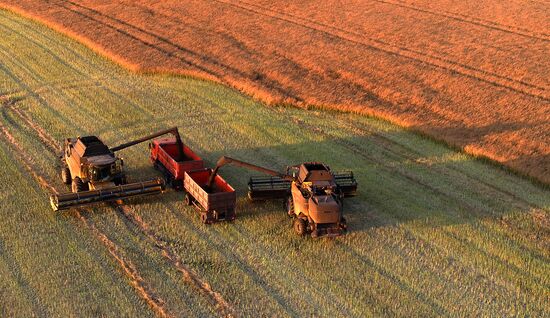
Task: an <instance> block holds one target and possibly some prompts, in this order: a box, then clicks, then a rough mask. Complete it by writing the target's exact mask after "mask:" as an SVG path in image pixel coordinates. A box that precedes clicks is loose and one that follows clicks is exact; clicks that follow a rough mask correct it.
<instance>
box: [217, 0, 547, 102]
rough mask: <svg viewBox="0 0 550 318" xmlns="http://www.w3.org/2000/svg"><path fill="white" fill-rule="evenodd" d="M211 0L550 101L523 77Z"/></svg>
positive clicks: (252, 7) (243, 4) (249, 6)
mask: <svg viewBox="0 0 550 318" xmlns="http://www.w3.org/2000/svg"><path fill="white" fill-rule="evenodd" d="M212 1H216V2H219V3H224V4H226V5H230V6H233V7H237V8H240V9H242V10H247V11H250V12H253V13H255V14H259V15H263V16H266V17H269V18H273V19H278V20H282V21H285V22H288V23H292V24H295V25H298V26H300V27H303V28H307V29H310V30H313V31H317V32H323V33H326V34H328V35H332V36H335V37H338V38H340V39H343V40H346V41H350V42H353V43H356V44H361V45H366V46H368V47H370V48H374V49H378V50H381V51H383V52H386V53H389V54H394V55H397V56H400V57H404V58H407V59H411V60H414V61H416V62H420V63H425V64H428V65H431V66H436V67H439V68H442V69H444V70H446V71H449V72H456V73H459V74H462V75H465V76H468V77H471V78H474V79H476V80H480V81H484V82H486V83H489V84H492V85H495V86H499V87H504V88H507V89H510V90H514V91H517V92H519V93H523V94H527V95H530V96H533V97H537V98H541V99H542V100H544V101H550V97H549V95H547V92H546V88H545V87H540V86H537V85H535V84H531V83H527V82H524V81H521V80H516V79H513V78H508V77H505V76H502V75H499V74H495V73H491V72H488V71H484V70H480V69H476V68H474V67H471V66H468V65H465V64H461V63H460V62H456V61H452V60H449V59H446V58H445V57H440V56H436V55H433V54H432V53H428V52H420V51H415V50H412V49H408V48H405V47H399V46H395V45H393V44H391V43H387V42H384V41H382V40H378V39H372V38H368V37H364V35H363V34H358V33H355V32H351V31H347V30H345V29H342V28H338V27H334V26H329V25H325V24H322V23H319V22H316V21H313V20H309V19H306V18H303V17H299V16H294V15H290V14H288V13H282V12H279V11H274V10H271V9H268V8H265V7H262V6H259V5H256V4H252V3H248V2H244V1H238V4H236V3H233V2H230V1H224V0H212Z"/></svg>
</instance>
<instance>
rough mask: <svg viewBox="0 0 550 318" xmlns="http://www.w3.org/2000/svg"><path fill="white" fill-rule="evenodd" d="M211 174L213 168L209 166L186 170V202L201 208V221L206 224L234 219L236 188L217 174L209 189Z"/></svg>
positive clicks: (184, 183)
mask: <svg viewBox="0 0 550 318" xmlns="http://www.w3.org/2000/svg"><path fill="white" fill-rule="evenodd" d="M211 174H212V169H207V168H205V169H199V170H193V171H186V172H185V177H184V182H183V187H184V189H185V191H186V192H187V193H186V194H185V203H186V204H187V205H194V206H195V207H196V208H197V209H198V210H199V212H200V216H201V221H202V222H203V223H205V224H210V223H214V222H219V221H233V220H234V219H235V217H236V214H235V205H236V202H237V195H236V193H235V189H233V187H231V186H230V185H229V184H228V183H227V182H226V181H225V180H224V179H223V178H222V177H221V176H220V175H216V177H215V179H214V182H213V184H212V187H211V188H210V189H207V186H206V185H207V183H208V179H209V178H210V175H211Z"/></svg>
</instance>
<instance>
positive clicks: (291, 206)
mask: <svg viewBox="0 0 550 318" xmlns="http://www.w3.org/2000/svg"><path fill="white" fill-rule="evenodd" d="M285 203H286V204H285V205H286V212H287V214H288V216H289V217H294V201H293V200H292V197H291V196H289V197H288V198H287V199H286V202H285Z"/></svg>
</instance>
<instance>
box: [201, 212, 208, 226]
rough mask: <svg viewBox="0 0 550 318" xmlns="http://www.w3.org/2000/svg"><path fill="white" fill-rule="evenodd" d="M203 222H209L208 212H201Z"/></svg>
mask: <svg viewBox="0 0 550 318" xmlns="http://www.w3.org/2000/svg"><path fill="white" fill-rule="evenodd" d="M201 222H202V223H204V224H208V214H207V213H206V212H201Z"/></svg>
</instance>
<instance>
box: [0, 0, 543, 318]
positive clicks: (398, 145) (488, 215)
mask: <svg viewBox="0 0 550 318" xmlns="http://www.w3.org/2000/svg"><path fill="white" fill-rule="evenodd" d="M22 3H23V2H22ZM52 3H53V2H52ZM434 10H435V9H434ZM525 27H529V26H525ZM121 45H122V44H121ZM539 84H540V83H539ZM540 85H543V84H540ZM503 91H504V90H503ZM506 92H507V93H506V94H508V93H509V92H508V91H507V90H506ZM516 98H518V99H517V101H518V104H521V103H520V99H522V98H535V97H525V96H524V95H521V94H520V95H517V96H516ZM0 103H1V106H0V167H1V169H2V172H1V173H0V202H1V203H2V204H1V206H0V316H2V317H11V316H19V317H31V316H38V317H49V316H54V317H56V316H60V317H67V316H76V317H84V316H94V317H100V316H105V317H123V316H127V317H137V316H139V317H147V316H161V317H187V316H245V317H246V316H252V317H260V316H271V317H286V316H289V317H298V316H302V317H303V316H325V317H364V316H382V315H387V316H406V317H411V316H422V317H427V316H459V315H460V316H512V315H520V316H537V317H540V316H544V315H547V314H548V312H549V309H550V304H549V298H550V275H549V274H550V214H549V213H550V195H549V194H550V193H549V191H548V189H547V188H544V187H541V186H540V185H537V184H535V183H532V182H531V181H529V180H527V179H524V178H520V177H518V176H517V175H515V174H512V173H510V172H508V171H507V170H505V169H502V168H500V167H498V166H496V165H494V164H490V163H487V162H486V161H485V160H479V159H475V158H474V157H472V156H469V155H467V154H464V153H460V152H457V151H455V150H453V149H450V148H448V147H447V146H446V145H445V144H443V143H438V142H435V141H432V140H430V139H427V138H424V137H422V136H421V135H419V134H416V133H411V132H410V131H408V130H406V129H403V128H400V127H398V126H395V125H393V124H391V123H389V122H386V121H383V120H380V119H375V118H371V117H368V116H364V115H358V114H352V113H342V112H336V111H321V110H315V109H310V110H306V109H300V108H295V107H282V106H279V107H275V106H273V107H267V106H266V105H265V104H263V103H262V102H259V101H256V100H254V99H252V98H250V97H248V96H246V95H243V94H242V93H240V92H238V91H236V90H234V89H232V88H228V87H226V86H223V85H220V84H216V83H213V82H211V81H205V80H199V79H194V78H188V77H185V76H168V75H144V74H141V75H140V74H135V73H131V72H129V71H127V70H125V69H123V68H121V67H120V66H118V65H117V64H114V63H113V62H111V61H109V60H107V59H105V58H104V57H102V56H100V55H98V54H96V53H94V52H92V51H91V50H90V49H89V48H87V47H85V46H84V45H82V44H80V43H78V42H77V41H75V40H73V39H71V38H68V37H66V36H65V35H62V34H60V33H57V32H55V31H53V30H51V29H49V28H47V27H45V26H44V25H42V24H39V23H36V22H33V21H31V20H28V19H26V18H22V17H20V16H18V15H15V14H13V13H9V12H8V11H2V10H0ZM533 116H535V115H533ZM172 126H178V127H179V128H180V132H181V133H182V136H183V139H184V142H185V143H186V144H187V145H189V146H190V147H191V148H192V149H193V150H195V151H196V152H197V153H198V154H199V155H201V156H202V157H203V158H205V160H206V162H207V163H208V165H210V166H212V165H213V164H214V163H215V161H216V160H217V158H218V157H219V156H221V155H230V156H232V157H235V158H240V159H244V160H247V161H251V162H253V163H256V164H259V165H262V166H266V167H272V168H274V169H283V168H284V167H285V166H286V165H289V164H296V163H300V162H304V161H309V160H319V161H323V162H326V163H327V164H329V165H330V166H331V167H332V168H333V169H334V170H353V171H354V173H355V176H356V178H357V180H358V183H359V195H358V196H357V197H354V198H350V199H349V200H346V203H345V215H346V218H347V220H348V226H349V233H348V234H346V235H344V236H341V237H338V238H336V239H318V240H315V239H311V238H300V237H298V236H296V235H295V234H294V232H293V231H292V228H291V221H290V220H289V219H288V217H287V216H286V214H285V212H284V211H283V210H282V207H281V204H280V202H272V203H254V204H253V203H250V202H249V201H248V200H247V199H246V198H245V193H246V183H247V181H248V178H249V176H250V175H251V174H250V173H249V172H248V171H245V170H241V169H239V168H235V167H226V168H224V169H223V170H222V175H223V177H224V178H225V179H226V180H228V181H229V182H230V183H231V184H232V185H233V186H234V187H235V188H236V189H237V191H238V202H237V203H238V208H237V220H235V222H234V223H220V224H215V225H211V226H206V225H203V224H202V223H201V222H200V220H199V215H198V213H197V212H196V211H195V210H194V209H192V208H190V207H188V206H186V205H185V204H184V203H183V195H182V193H181V192H174V191H168V192H166V193H165V194H163V195H160V196H156V197H147V198H141V199H134V200H128V202H127V203H128V204H126V205H124V206H118V205H115V204H112V205H109V204H103V205H99V206H94V207H89V208H81V209H73V210H69V211H66V212H61V213H54V212H52V210H51V208H50V206H49V202H48V195H49V194H50V193H51V192H52V191H59V192H64V191H68V188H66V186H65V185H63V184H62V182H61V179H60V177H59V171H58V170H59V168H58V166H59V165H58V155H59V151H60V148H61V145H62V140H63V139H64V138H67V137H74V136H79V135H81V136H84V135H89V134H96V135H99V136H100V137H101V138H102V139H103V140H104V141H105V142H106V143H107V144H108V145H116V144H119V143H122V142H125V141H128V140H130V139H132V138H135V137H141V136H143V135H145V134H148V133H151V132H154V131H157V130H159V129H163V128H167V127H172ZM122 155H123V156H124V158H125V164H126V168H127V171H128V175H129V177H130V181H137V180H146V179H150V178H152V177H155V176H157V175H158V173H157V172H156V171H155V170H154V169H152V166H151V164H150V163H149V159H148V149H147V146H146V145H141V146H136V147H133V148H129V149H127V150H124V151H123V152H122Z"/></svg>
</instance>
